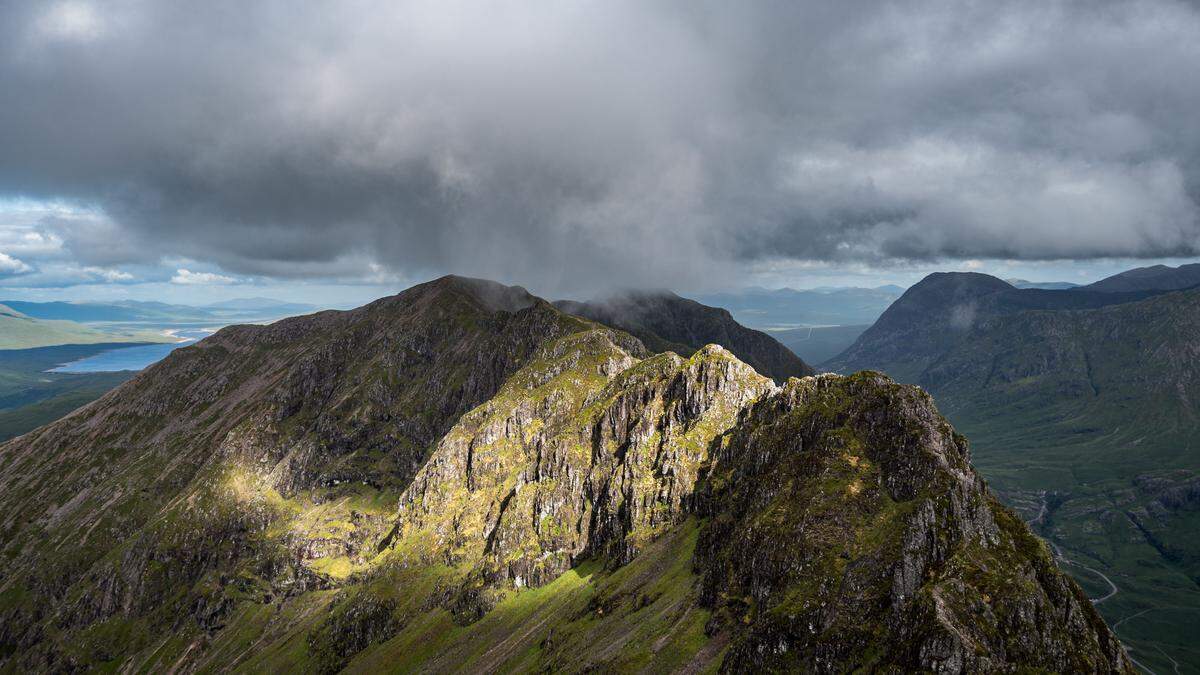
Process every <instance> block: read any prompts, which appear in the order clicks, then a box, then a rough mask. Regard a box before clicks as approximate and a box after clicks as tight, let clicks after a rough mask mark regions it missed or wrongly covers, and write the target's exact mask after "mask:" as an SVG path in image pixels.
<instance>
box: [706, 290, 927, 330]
mask: <svg viewBox="0 0 1200 675" xmlns="http://www.w3.org/2000/svg"><path fill="white" fill-rule="evenodd" d="M903 292H904V289H903V288H901V287H899V286H891V285H889V286H879V287H878V288H849V287H831V288H820V289H811V290H802V291H798V290H795V289H791V288H780V289H775V290H768V289H765V288H748V289H745V290H741V291H734V292H728V293H711V294H707V295H700V296H697V300H699V301H700V302H702V303H704V304H706V305H712V306H714V307H722V308H725V309H727V310H729V312H730V313H731V314H732V315H733V318H735V319H737V320H738V321H739V322H740V323H742V324H744V325H746V326H750V327H752V328H759V329H763V330H784V329H789V328H799V327H802V326H853V325H864V324H870V323H871V322H873V321H875V319H877V318H879V315H880V314H882V313H883V311H884V310H885V309H887V307H888V305H890V304H892V302H894V301H895V300H896V299H897V298H899V297H900V295H901V294H902V293H903Z"/></svg>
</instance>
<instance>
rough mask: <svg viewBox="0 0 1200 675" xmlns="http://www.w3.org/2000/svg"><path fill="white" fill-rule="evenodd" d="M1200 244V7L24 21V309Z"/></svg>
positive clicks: (5, 84)
mask: <svg viewBox="0 0 1200 675" xmlns="http://www.w3.org/2000/svg"><path fill="white" fill-rule="evenodd" d="M1198 254H1200V7H1198V6H1197V4H1195V3H1190V2H1170V1H1166V0H1151V1H1145V2H1138V1H1131V2H1115V3H1111V4H1110V3H1105V2H1100V1H1096V0H1089V1H1087V2H1078V3H1060V2H1050V1H1047V0H1037V1H1034V2H998V1H986V2H977V3H972V2H961V1H954V2H945V3H937V2H928V3H911V2H907V3H897V4H889V3H880V2H869V3H855V2H845V1H843V2H837V3H831V2H812V3H805V2H795V1H789V2H778V3H772V2H736V3H735V2H725V1H713V2H698V1H696V0H688V1H682V0H681V1H680V2H674V3H655V2H647V1H645V0H638V1H631V2H622V1H620V0H604V1H602V2H594V3H587V2H566V1H563V2H546V3H542V4H541V5H540V6H536V7H535V3H530V2H494V3H493V2H486V1H479V0H473V1H471V2H461V3H460V2H458V1H457V0H436V1H434V2H427V3H426V2H397V1H395V0H389V1H386V2H373V1H369V0H366V1H360V2H345V1H342V2H337V3H328V4H324V3H317V2H313V3H298V2H293V1H291V0H288V1H279V2H270V1H268V2H256V3H247V2H243V1H237V2H221V1H220V0H207V1H205V2H194V1H188V2H169V1H155V2H151V1H149V0H126V1H113V2H101V1H91V0H69V1H65V2H46V1H45V0H40V1H37V2H25V1H24V0H5V1H4V2H0V296H3V297H47V298H48V297H55V298H81V297H89V298H92V297H161V298H163V299H170V300H176V301H178V300H186V299H189V298H196V299H215V298H218V297H229V296H238V295H263V294H270V295H276V296H283V297H286V298H287V299H301V298H303V297H306V296H311V297H312V298H313V299H315V300H317V301H319V302H323V303H333V304H336V302H338V301H340V300H341V299H344V302H345V303H354V302H359V301H362V300H365V299H368V298H370V297H373V296H376V295H380V294H382V293H385V292H391V291H394V290H396V289H398V288H402V287H404V286H406V285H408V284H409V283H411V282H413V281H416V280H421V279H425V278H429V277H431V276H435V275H438V274H442V273H446V272H456V273H462V274H469V275H473V276H482V277H490V278H496V279H499V280H503V281H508V282H514V283H521V284H524V285H526V286H528V287H529V288H531V289H532V290H534V291H536V292H540V293H542V294H546V295H586V294H590V293H591V292H594V291H595V290H598V289H601V288H605V287H610V286H614V285H616V286H626V287H627V286H653V287H673V288H676V289H680V290H684V291H687V290H706V289H713V288H718V287H737V286H745V285H752V284H759V285H768V286H782V285H792V286H797V287H804V286H815V285H825V284H831V283H845V284H856V285H878V284H882V283H888V282H900V283H912V282H913V281H915V280H917V279H919V278H920V276H921V275H923V274H925V273H927V272H928V271H932V270H937V269H977V270H981V271H988V272H992V273H995V274H998V275H1000V276H1023V277H1027V278H1034V279H1040V280H1048V279H1056V278H1061V279H1065V280H1070V281H1080V280H1084V281H1086V280H1091V279H1094V278H1099V277H1101V276H1104V275H1106V274H1108V273H1111V272H1114V271H1118V270H1120V269H1123V268H1126V267H1129V266H1135V265H1141V264H1151V263H1154V262H1158V261H1159V260H1168V261H1171V262H1181V261H1189V260H1192V259H1194V258H1195V257H1196V256H1197V255H1198Z"/></svg>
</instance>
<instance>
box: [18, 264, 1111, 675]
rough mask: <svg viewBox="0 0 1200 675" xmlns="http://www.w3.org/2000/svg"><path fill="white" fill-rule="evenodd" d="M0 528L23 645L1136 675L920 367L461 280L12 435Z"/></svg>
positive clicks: (78, 656)
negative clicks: (772, 359)
mask: <svg viewBox="0 0 1200 675" xmlns="http://www.w3.org/2000/svg"><path fill="white" fill-rule="evenodd" d="M633 304H634V305H635V307H642V306H647V307H655V308H658V309H664V308H665V309H666V310H667V311H668V312H674V310H676V309H679V308H680V307H682V309H681V310H680V313H679V314H675V313H670V314H668V316H672V317H680V318H682V319H683V320H682V323H681V325H679V326H675V325H673V324H672V322H671V321H670V320H664V321H659V322H656V323H655V324H654V326H653V328H654V330H655V331H657V332H655V333H654V335H655V336H657V337H660V338H661V337H662V336H663V335H668V336H679V335H690V334H691V333H690V331H691V330H692V328H690V327H694V325H696V323H695V321H694V319H695V317H696V315H697V314H698V315H699V316H700V320H699V322H698V323H699V325H701V326H707V325H710V321H711V316H709V315H710V312H709V311H708V310H707V309H699V310H698V309H696V307H693V306H692V305H689V304H688V303H686V302H683V303H681V302H679V301H678V300H677V299H673V298H667V299H665V300H663V299H661V298H658V299H653V298H651V299H642V298H639V299H636V300H635V301H634V303H633ZM573 308H575V309H580V308H579V307H573ZM582 309H587V307H583V308H582ZM705 317H708V318H705ZM712 325H716V326H719V327H726V324H725V322H724V321H723V320H719V321H717V322H716V323H715V324H712ZM641 330H645V328H643V329H641ZM664 339H671V340H675V339H677V338H664ZM689 339H690V338H689ZM0 532H3V533H4V534H3V539H2V540H0V553H2V554H3V559H4V561H5V563H4V568H3V572H2V576H0V670H3V671H5V672H7V671H13V672H58V671H87V670H97V671H101V670H102V671H114V672H121V671H133V670H141V671H146V672H167V671H174V672H199V671H206V672H207V671H212V672H227V671H234V670H239V671H246V672H319V673H331V672H337V671H340V670H342V669H346V670H348V671H351V672H381V671H393V672H417V671H428V672H461V671H469V672H526V671H528V672H533V671H536V672H564V671H569V672H629V671H642V672H716V671H721V672H875V671H879V672H1025V671H1029V672H1106V673H1107V672H1114V673H1132V672H1133V666H1132V664H1131V662H1130V661H1129V659H1128V657H1127V656H1126V655H1125V653H1124V650H1123V649H1122V647H1121V645H1120V643H1119V642H1118V641H1117V639H1116V638H1115V637H1114V635H1113V633H1112V632H1111V630H1110V629H1109V628H1108V627H1107V626H1106V625H1105V624H1104V622H1103V620H1102V619H1101V617H1100V616H1099V614H1098V613H1097V612H1096V610H1095V609H1094V608H1093V606H1092V604H1091V603H1090V602H1089V601H1088V599H1087V596H1086V595H1085V594H1084V592H1083V591H1082V590H1081V589H1080V588H1079V587H1078V586H1077V585H1076V584H1075V583H1074V582H1072V581H1071V580H1070V578H1069V577H1067V576H1066V575H1065V574H1063V573H1062V572H1061V571H1060V570H1059V569H1058V567H1057V566H1056V564H1055V562H1054V560H1053V558H1052V557H1051V554H1050V551H1049V549H1047V548H1046V546H1045V545H1043V544H1042V543H1041V542H1040V541H1039V540H1038V539H1036V538H1035V537H1034V536H1033V534H1032V533H1031V532H1030V531H1029V529H1028V528H1027V527H1026V525H1025V524H1024V523H1022V522H1021V521H1020V520H1019V519H1018V518H1017V517H1016V516H1015V514H1013V513H1012V512H1011V511H1009V510H1008V509H1007V508H1005V507H1004V506H1002V505H1001V504H1000V503H999V502H998V501H997V500H996V499H995V498H994V497H993V495H992V494H991V492H990V491H989V489H988V487H987V485H986V484H985V482H984V481H983V480H982V479H981V478H980V477H979V475H978V474H976V473H975V471H974V470H973V469H972V467H971V465H970V462H969V456H968V451H967V443H966V440H965V439H964V438H963V437H962V436H960V435H958V434H957V433H956V432H955V431H954V429H953V428H952V427H951V426H950V425H949V424H948V423H947V422H946V420H945V419H943V418H942V416H941V415H940V414H939V413H938V412H937V410H936V409H935V408H934V406H933V402H932V400H931V399H930V398H929V396H928V395H926V394H925V393H924V392H922V391H920V390H919V389H917V388H915V387H909V386H902V385H898V384H896V383H894V382H892V381H891V380H889V379H888V378H886V377H883V376H880V375H878V374H866V373H864V374H860V375H855V376H852V377H840V376H834V375H824V376H819V377H811V378H804V379H795V378H793V379H790V380H788V381H787V382H786V383H785V384H782V385H779V384H776V383H774V382H772V381H771V380H770V379H769V378H767V377H764V376H763V375H760V374H759V373H756V372H755V371H754V369H752V368H751V367H750V366H749V365H747V364H745V363H743V362H742V361H740V360H739V359H738V358H737V357H736V356H735V355H734V354H732V353H731V352H730V351H728V350H727V349H724V348H722V347H719V346H716V345H707V346H704V347H702V348H700V349H698V350H696V351H695V352H694V353H692V354H691V356H689V357H686V358H685V357H683V356H680V355H677V354H674V353H669V352H662V353H655V352H654V350H653V349H649V348H647V345H645V344H644V343H643V342H642V341H641V340H639V339H638V338H637V337H635V336H634V335H631V334H629V333H626V332H624V331H621V330H617V329H614V328H611V327H607V326H604V325H601V324H598V323H597V322H595V321H592V320H588V319H584V318H580V317H577V316H574V315H571V314H567V313H565V312H563V311H561V310H559V309H557V308H556V307H554V306H553V305H551V304H550V303H548V302H546V301H544V300H542V299H540V298H537V297H534V296H532V295H530V294H529V293H527V292H526V291H524V289H521V288H517V287H505V286H501V285H499V284H494V283H491V282H485V281H480V280H472V279H463V278H458V277H447V278H443V279H439V280H436V281H433V282H430V283H427V284H422V285H420V286H416V287H414V288H411V289H409V290H407V291H405V292H403V293H401V294H399V295H396V296H392V297H388V298H383V299H381V300H378V301H376V302H373V303H371V304H369V305H367V306H364V307H361V308H359V309H356V310H352V311H348V312H333V311H330V312H320V313H317V314H312V315H309V316H304V317H295V318H291V319H285V320H282V321H279V322H276V323H273V324H271V325H267V326H235V327H229V328H225V329H223V330H221V331H219V332H218V333H216V334H214V335H213V336H211V337H209V338H207V339H205V340H202V341H201V342H199V343H197V344H196V345H194V346H191V347H185V348H181V349H178V350H176V351H174V352H173V353H172V354H171V355H170V356H168V357H167V358H165V359H164V360H162V361H161V362H159V363H158V364H156V365H154V366H152V367H151V368H149V369H147V370H146V371H144V372H143V373H141V374H140V375H138V376H136V377H135V378H133V379H132V380H130V381H129V382H127V383H125V384H124V385H121V386H120V387H118V388H117V389H115V390H114V391H112V392H110V393H109V394H107V395H105V396H104V397H102V398H101V399H99V400H97V401H96V402H94V403H93V404H91V405H89V406H86V407H85V408H83V409H81V410H79V411H78V412H76V413H74V414H73V415H70V416H68V417H66V418H63V419H61V420H59V421H58V422H55V423H53V424H50V425H48V426H45V427H42V428H40V429H38V430H35V431H33V432H31V433H29V434H26V435H24V436H21V437H20V438H17V439H14V440H12V441H9V442H8V443H6V444H3V445H0Z"/></svg>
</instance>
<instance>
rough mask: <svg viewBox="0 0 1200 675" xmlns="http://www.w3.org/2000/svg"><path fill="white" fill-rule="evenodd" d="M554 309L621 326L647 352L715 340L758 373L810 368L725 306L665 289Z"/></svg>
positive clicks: (778, 377)
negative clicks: (693, 298)
mask: <svg viewBox="0 0 1200 675" xmlns="http://www.w3.org/2000/svg"><path fill="white" fill-rule="evenodd" d="M555 306H557V307H558V308H559V309H561V310H563V311H564V312H567V313H568V314H574V315H576V316H582V317H585V318H588V319H591V320H593V321H597V322H599V323H602V324H604V325H606V326H611V327H613V328H618V329H620V330H623V331H627V332H629V333H631V334H633V335H634V336H636V337H637V338H638V339H640V340H641V341H642V342H643V343H644V344H645V345H646V346H647V347H648V348H650V349H651V350H652V351H656V352H663V351H674V352H677V353H679V354H682V355H684V356H688V355H690V354H691V353H692V352H695V351H696V350H697V349H699V348H700V347H703V346H704V345H706V344H719V345H721V346H723V347H725V348H726V349H728V350H729V351H731V352H733V353H734V354H736V355H737V357H738V358H739V359H741V360H743V361H745V362H746V363H748V364H750V365H751V366H752V367H754V369H755V370H757V371H758V372H760V373H762V374H764V375H767V376H769V377H772V378H774V379H775V381H776V382H783V381H785V380H787V378H789V377H803V376H805V375H811V374H813V369H812V368H811V367H810V366H809V365H808V364H807V363H805V362H804V361H803V360H801V359H800V357H798V356H796V355H795V354H794V353H792V351H791V350H789V349H788V348H787V347H784V346H783V345H782V344H780V343H779V341H778V340H776V339H775V338H773V337H771V336H770V335H768V334H766V333H763V332H761V331H757V330H753V329H750V328H746V327H745V326H743V325H741V324H739V323H738V322H737V321H734V320H733V317H732V316H731V315H730V314H729V312H728V311H727V310H724V309H721V308H719V307H709V306H707V305H702V304H700V303H698V302H696V301H695V300H688V299H687V298H681V297H679V296H678V295H675V294H674V293H668V292H629V293H624V294H621V295H617V296H614V297H612V298H609V299H606V300H603V301H598V302H574V301H571V300H560V301H558V302H556V303H555Z"/></svg>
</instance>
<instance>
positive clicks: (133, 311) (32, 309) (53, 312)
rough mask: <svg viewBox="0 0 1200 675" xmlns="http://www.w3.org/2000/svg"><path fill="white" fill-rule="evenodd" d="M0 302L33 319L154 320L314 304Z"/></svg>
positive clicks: (266, 312) (240, 316) (270, 312)
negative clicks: (200, 304) (199, 304)
mask: <svg viewBox="0 0 1200 675" xmlns="http://www.w3.org/2000/svg"><path fill="white" fill-rule="evenodd" d="M3 304H5V305H8V306H9V307H11V308H12V309H14V310H16V311H18V312H21V313H22V314H25V315H26V316H30V317H33V318H35V319H56V320H66V321H76V322H81V323H89V322H93V323H94V322H158V323H169V322H175V321H206V320H247V319H249V318H253V317H257V316H264V317H267V318H278V317H281V316H288V315H291V314H303V313H305V312H311V311H313V310H314V309H316V307H314V306H313V305H306V304H300V303H289V302H282V301H279V300H271V299H269V298H244V299H236V300H226V301H223V302H218V303H214V304H211V305H206V306H203V307H195V306H190V305H173V304H167V303H163V302H142V301H137V300H122V301H118V302H108V303H103V302H30V301H25V300H6V301H3Z"/></svg>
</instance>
